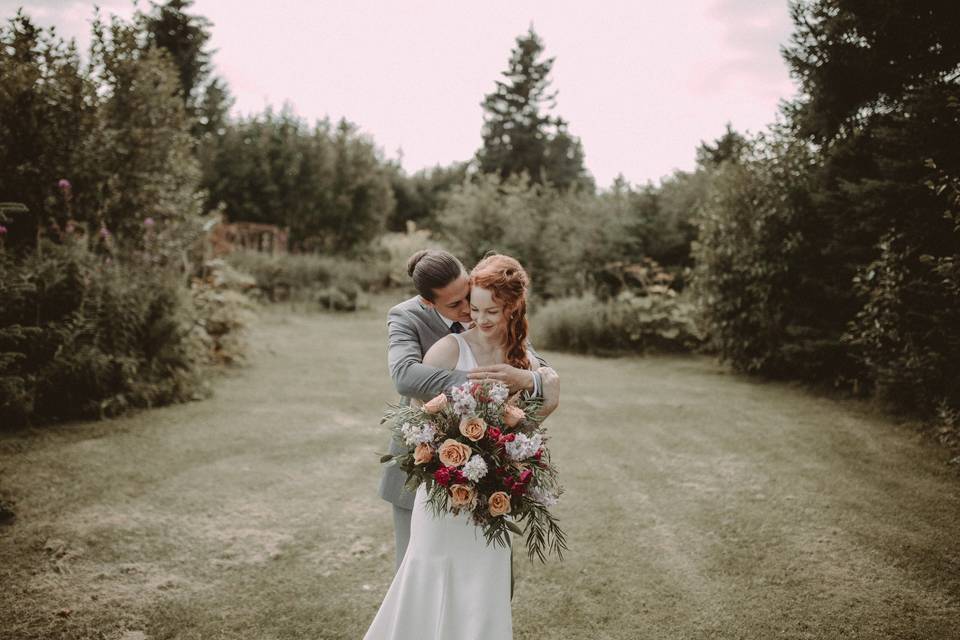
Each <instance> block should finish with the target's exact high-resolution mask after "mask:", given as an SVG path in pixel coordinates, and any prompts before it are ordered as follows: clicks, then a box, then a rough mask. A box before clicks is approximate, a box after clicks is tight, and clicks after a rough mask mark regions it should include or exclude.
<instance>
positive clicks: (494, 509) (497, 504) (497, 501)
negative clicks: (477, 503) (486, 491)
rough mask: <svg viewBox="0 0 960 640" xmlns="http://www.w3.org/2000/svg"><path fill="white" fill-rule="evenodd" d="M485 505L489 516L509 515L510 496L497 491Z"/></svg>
mask: <svg viewBox="0 0 960 640" xmlns="http://www.w3.org/2000/svg"><path fill="white" fill-rule="evenodd" d="M487 504H488V505H489V507H490V515H491V516H494V517H496V516H502V515H506V514H508V513H510V496H508V495H507V494H506V493H504V492H503V491H497V492H496V493H494V494H493V495H491V496H490V500H488V501H487Z"/></svg>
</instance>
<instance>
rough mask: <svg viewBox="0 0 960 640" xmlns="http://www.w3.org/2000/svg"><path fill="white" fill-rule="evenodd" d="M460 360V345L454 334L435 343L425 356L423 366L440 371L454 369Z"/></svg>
mask: <svg viewBox="0 0 960 640" xmlns="http://www.w3.org/2000/svg"><path fill="white" fill-rule="evenodd" d="M459 359H460V343H459V341H458V340H457V337H456V336H455V335H454V334H452V333H451V334H448V335H445V336H444V337H442V338H440V339H439V340H437V341H436V342H434V343H433V346H432V347H430V348H429V349H428V350H427V353H426V354H425V355H424V356H423V364H428V365H430V366H432V367H438V368H440V369H452V368H454V367H455V366H456V365H457V360H459Z"/></svg>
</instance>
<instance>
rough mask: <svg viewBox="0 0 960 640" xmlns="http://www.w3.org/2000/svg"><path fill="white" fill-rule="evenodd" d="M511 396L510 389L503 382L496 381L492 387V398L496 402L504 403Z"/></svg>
mask: <svg viewBox="0 0 960 640" xmlns="http://www.w3.org/2000/svg"><path fill="white" fill-rule="evenodd" d="M508 397H510V389H509V388H507V385H505V384H503V383H502V382H494V383H493V388H491V389H490V399H491V400H493V402H494V404H503V403H504V402H506V400H507V398H508Z"/></svg>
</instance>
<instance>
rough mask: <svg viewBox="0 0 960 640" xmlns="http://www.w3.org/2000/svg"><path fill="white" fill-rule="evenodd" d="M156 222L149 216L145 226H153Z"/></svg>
mask: <svg viewBox="0 0 960 640" xmlns="http://www.w3.org/2000/svg"><path fill="white" fill-rule="evenodd" d="M155 224H156V222H154V220H153V218H147V219H146V220H144V221H143V226H145V227H152V226H153V225H155Z"/></svg>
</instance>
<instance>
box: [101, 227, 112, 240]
mask: <svg viewBox="0 0 960 640" xmlns="http://www.w3.org/2000/svg"><path fill="white" fill-rule="evenodd" d="M100 237H101V238H109V237H110V230H109V229H107V228H106V227H100Z"/></svg>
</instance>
